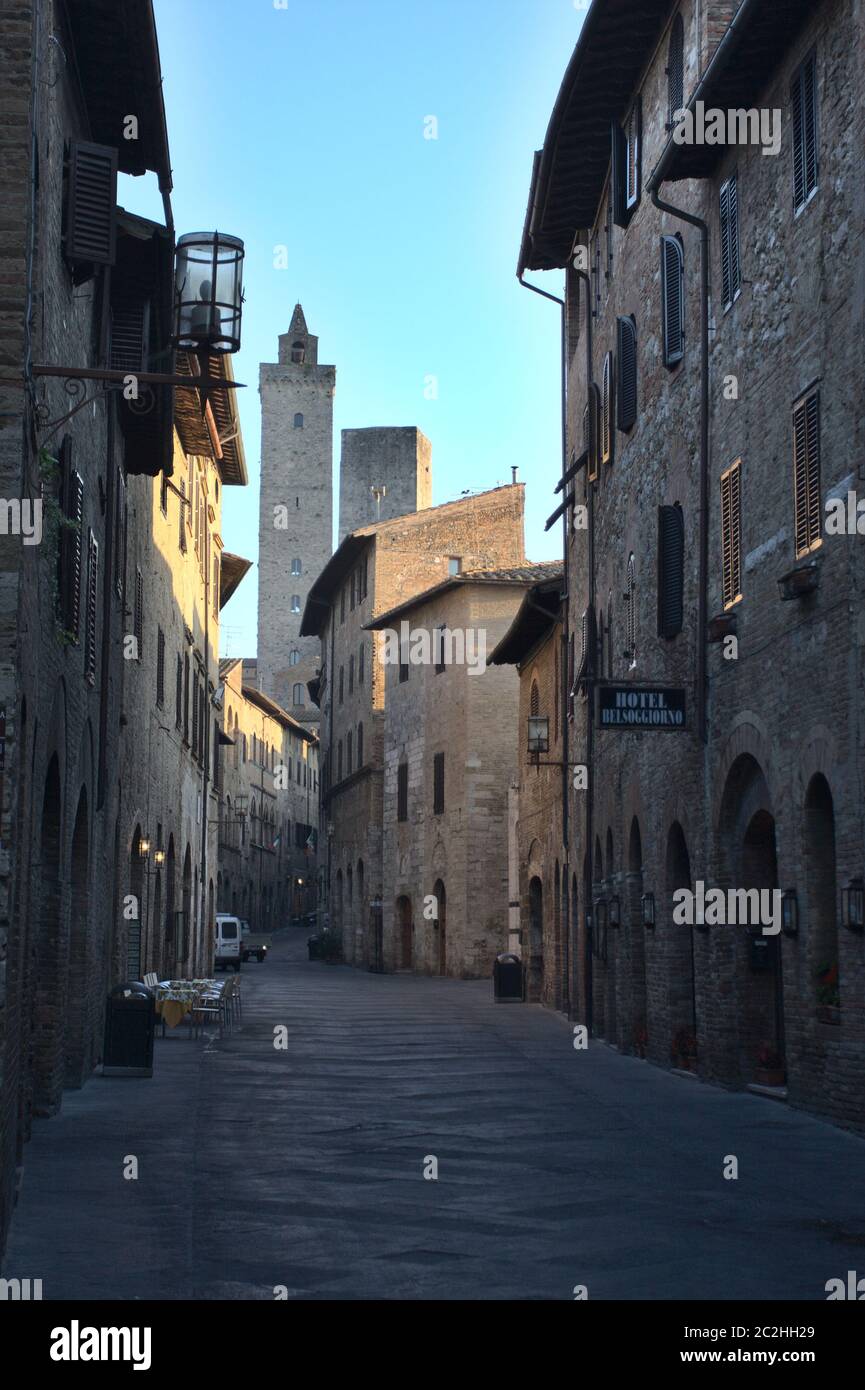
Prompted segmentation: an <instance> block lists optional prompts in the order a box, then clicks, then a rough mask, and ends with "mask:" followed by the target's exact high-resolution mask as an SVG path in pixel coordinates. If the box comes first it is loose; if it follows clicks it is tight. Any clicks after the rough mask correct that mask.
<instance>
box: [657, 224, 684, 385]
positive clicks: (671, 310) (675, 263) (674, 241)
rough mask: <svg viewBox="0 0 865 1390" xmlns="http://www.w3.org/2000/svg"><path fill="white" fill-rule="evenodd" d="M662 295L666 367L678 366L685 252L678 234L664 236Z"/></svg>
mask: <svg viewBox="0 0 865 1390" xmlns="http://www.w3.org/2000/svg"><path fill="white" fill-rule="evenodd" d="M661 297H662V304H663V321H664V322H663V327H664V366H665V367H675V366H676V364H677V363H678V362H681V360H682V358H683V357H684V355H685V326H684V317H685V253H684V250H683V248H682V243H681V242H680V240H679V238H678V237H675V236H662V237H661Z"/></svg>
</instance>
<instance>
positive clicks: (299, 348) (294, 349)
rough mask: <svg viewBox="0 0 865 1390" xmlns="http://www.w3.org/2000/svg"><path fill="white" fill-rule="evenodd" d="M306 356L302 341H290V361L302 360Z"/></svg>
mask: <svg viewBox="0 0 865 1390" xmlns="http://www.w3.org/2000/svg"><path fill="white" fill-rule="evenodd" d="M305 357H306V345H305V344H304V343H292V345H291V360H292V362H302V361H303V359H304V358H305Z"/></svg>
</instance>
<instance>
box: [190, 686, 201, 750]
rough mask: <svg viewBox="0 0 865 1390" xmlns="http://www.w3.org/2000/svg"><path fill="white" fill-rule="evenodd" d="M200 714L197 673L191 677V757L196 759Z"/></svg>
mask: <svg viewBox="0 0 865 1390" xmlns="http://www.w3.org/2000/svg"><path fill="white" fill-rule="evenodd" d="M200 712H201V702H200V700H199V698H198V672H197V671H195V672H193V676H192V756H193V758H197V757H198V716H199V714H200Z"/></svg>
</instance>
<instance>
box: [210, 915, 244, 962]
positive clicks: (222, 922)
mask: <svg viewBox="0 0 865 1390" xmlns="http://www.w3.org/2000/svg"><path fill="white" fill-rule="evenodd" d="M242 937H243V933H242V931H241V927H240V918H239V917H233V916H232V915H231V913H228V912H217V914H216V946H215V950H214V953H213V964H214V968H215V969H216V970H218V969H219V968H220V966H221V967H222V969H223V970H227V969H228V967H229V965H233V966H234V969H235V971H238V970H239V969H240V967H241V965H242V963H243V958H242V954H241V941H242Z"/></svg>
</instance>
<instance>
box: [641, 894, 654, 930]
mask: <svg viewBox="0 0 865 1390" xmlns="http://www.w3.org/2000/svg"><path fill="white" fill-rule="evenodd" d="M640 905H641V907H642V909H643V926H644V927H654V925H655V895H654V893H644V894H643V896H642V898H641V899H640Z"/></svg>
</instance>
